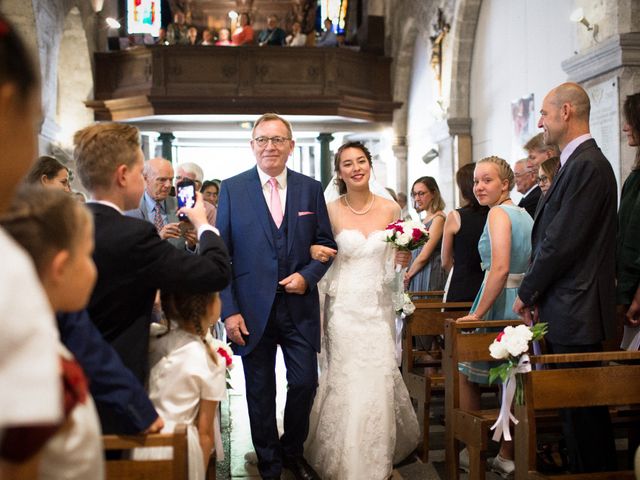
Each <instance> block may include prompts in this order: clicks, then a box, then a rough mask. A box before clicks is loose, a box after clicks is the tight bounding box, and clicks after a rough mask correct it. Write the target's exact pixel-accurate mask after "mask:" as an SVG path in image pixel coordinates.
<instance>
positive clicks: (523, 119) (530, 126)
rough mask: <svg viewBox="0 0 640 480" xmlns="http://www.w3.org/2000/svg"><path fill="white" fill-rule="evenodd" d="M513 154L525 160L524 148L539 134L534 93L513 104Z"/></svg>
mask: <svg viewBox="0 0 640 480" xmlns="http://www.w3.org/2000/svg"><path fill="white" fill-rule="evenodd" d="M511 124H512V133H511V139H512V140H511V154H512V156H513V158H514V159H518V158H523V157H525V156H526V155H524V151H523V150H522V146H523V145H524V144H525V143H527V142H528V141H529V139H530V138H531V137H533V136H534V135H535V134H536V133H537V128H536V114H535V105H534V98H533V93H531V94H529V95H527V96H525V97H520V98H518V99H517V100H514V101H513V102H511Z"/></svg>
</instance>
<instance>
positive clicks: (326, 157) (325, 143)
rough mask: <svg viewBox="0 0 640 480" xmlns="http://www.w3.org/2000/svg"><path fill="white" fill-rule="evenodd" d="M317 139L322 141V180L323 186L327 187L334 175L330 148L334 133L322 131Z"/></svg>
mask: <svg viewBox="0 0 640 480" xmlns="http://www.w3.org/2000/svg"><path fill="white" fill-rule="evenodd" d="M317 140H318V141H319V142H320V182H322V186H323V187H325V188H326V186H327V185H329V182H330V181H331V177H332V175H333V173H332V165H331V150H329V144H330V143H331V141H332V140H333V135H331V134H330V133H321V134H320V135H318V138H317Z"/></svg>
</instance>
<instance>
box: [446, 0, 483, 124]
mask: <svg viewBox="0 0 640 480" xmlns="http://www.w3.org/2000/svg"><path fill="white" fill-rule="evenodd" d="M481 4H482V0H458V1H457V2H456V6H455V13H454V16H453V24H452V25H451V43H450V47H451V49H450V53H449V55H450V56H451V58H452V62H451V73H450V75H449V78H450V82H449V85H448V87H449V88H448V91H449V92H450V93H449V109H448V116H449V119H468V118H469V106H470V103H471V102H470V94H471V62H472V57H473V43H474V40H475V35H476V27H477V25H478V18H479V16H480V6H481ZM470 128H471V127H470V123H469V133H471V131H470Z"/></svg>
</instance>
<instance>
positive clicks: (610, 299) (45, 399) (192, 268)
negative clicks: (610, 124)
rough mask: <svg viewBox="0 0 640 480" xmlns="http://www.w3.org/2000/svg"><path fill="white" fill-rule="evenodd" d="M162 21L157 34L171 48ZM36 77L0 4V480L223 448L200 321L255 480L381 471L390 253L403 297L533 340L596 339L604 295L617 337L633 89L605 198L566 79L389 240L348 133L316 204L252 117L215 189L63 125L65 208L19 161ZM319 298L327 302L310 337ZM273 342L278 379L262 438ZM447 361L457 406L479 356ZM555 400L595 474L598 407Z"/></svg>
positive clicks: (38, 169) (413, 440) (275, 35)
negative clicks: (230, 173) (401, 235)
mask: <svg viewBox="0 0 640 480" xmlns="http://www.w3.org/2000/svg"><path fill="white" fill-rule="evenodd" d="M240 23H241V24H242V23H243V22H242V21H241V22H240ZM177 24H178V26H177V27H174V28H171V29H170V30H168V31H167V38H169V36H171V38H173V39H175V38H183V37H182V35H183V33H184V34H185V37H186V38H191V39H190V40H189V41H190V42H191V41H193V40H192V39H193V38H194V35H193V33H191V34H190V33H189V29H188V28H187V27H186V26H184V28H183V25H182V23H179V22H177ZM247 26H250V25H249V21H248V18H247V19H246V22H245V23H244V26H243V27H242V28H244V27H247ZM325 26H326V27H327V31H328V30H329V27H330V25H325ZM248 31H249V30H248V29H247V30H246V31H245V33H247V32H248ZM265 32H266V33H264V32H261V33H260V34H259V35H257V37H256V41H257V42H263V43H264V44H265V45H266V44H269V42H270V41H275V40H276V39H277V40H278V41H280V39H281V41H282V42H286V41H287V40H286V39H287V37H286V35H284V32H279V31H278V27H277V24H274V23H273V22H271V24H270V28H268V29H267V30H266V31H265ZM236 33H237V32H234V33H233V34H232V35H231V42H233V41H235V40H234V35H235V34H236ZM240 33H242V32H240ZM247 35H248V34H247ZM296 35H300V33H299V32H298V33H297V34H296V33H294V34H292V40H291V42H293V41H294V39H295V38H296ZM281 37H282V38H281ZM327 37H330V36H329V35H328V36H327ZM252 38H253V35H252ZM227 41H228V40H227ZM298 41H299V40H298ZM39 88H40V86H39V82H38V76H37V74H36V70H35V69H34V67H33V65H32V63H31V61H30V59H29V56H28V55H27V52H26V50H25V48H24V45H23V43H22V41H21V39H20V38H19V37H18V35H17V34H16V32H15V30H14V28H13V26H12V25H11V24H10V23H9V22H8V21H7V20H6V19H4V17H2V16H0V143H2V145H3V146H4V148H3V151H2V153H1V154H0V155H1V156H2V162H1V163H2V165H3V168H4V170H3V175H2V176H0V182H1V183H0V186H1V187H2V188H0V226H1V228H0V244H1V245H2V247H3V251H4V252H5V262H4V267H5V268H4V269H3V272H2V274H1V275H0V283H1V285H2V287H3V288H2V289H1V291H2V295H0V303H1V305H2V306H1V311H2V324H3V335H2V337H1V339H0V382H1V383H0V385H2V387H3V388H2V392H3V393H2V396H0V476H1V477H2V478H14V479H23V478H25V479H26V478H51V479H55V478H62V477H63V476H64V478H95V479H98V480H99V479H100V478H103V475H104V459H103V453H102V445H101V441H100V434H101V433H119V434H132V433H153V432H159V431H171V429H172V428H173V427H174V426H175V425H176V424H177V423H186V424H187V425H188V429H189V430H188V432H189V433H188V434H189V442H188V445H189V462H190V464H189V478H191V479H200V478H204V475H205V469H206V466H207V465H208V461H209V457H210V455H211V452H212V450H214V449H215V451H216V452H217V453H218V454H220V453H221V452H222V449H221V448H219V447H220V439H219V435H217V433H218V430H217V427H216V425H217V424H216V415H217V410H218V408H217V407H218V402H219V401H221V400H222V398H223V396H224V390H225V368H226V367H227V366H228V365H229V362H230V361H231V356H230V353H229V351H228V350H227V348H226V346H225V345H224V344H222V343H221V342H217V341H216V339H215V338H214V336H213V335H212V331H213V329H212V327H213V325H214V324H216V322H217V321H218V318H219V317H221V318H222V319H223V320H224V321H225V324H224V328H225V330H226V334H227V336H228V338H229V339H230V340H231V341H232V342H233V344H234V349H235V352H236V353H238V354H240V355H242V356H243V367H244V369H245V379H246V389H247V401H248V405H249V416H250V423H251V429H252V438H253V442H254V446H255V450H256V453H257V462H258V468H259V470H260V473H261V475H262V477H263V478H279V477H280V473H281V471H282V469H283V468H287V469H289V470H291V471H293V472H294V473H295V475H296V478H311V479H314V478H321V477H323V476H324V477H336V478H381V479H383V478H388V477H389V475H390V473H391V469H392V468H393V464H394V463H397V462H398V461H401V460H402V459H403V457H406V455H408V454H409V453H410V452H411V451H412V450H413V449H414V448H415V446H416V444H417V440H418V438H417V437H418V435H419V428H418V424H417V419H416V417H415V412H414V411H413V409H412V407H411V404H410V400H409V397H408V393H407V391H406V387H405V386H404V384H403V383H402V380H401V378H400V376H399V372H398V369H397V365H396V363H395V360H394V353H395V352H394V347H393V338H392V335H391V332H390V329H389V320H390V314H391V313H392V300H391V287H390V285H391V284H392V283H393V282H392V278H393V276H394V272H395V270H394V267H395V265H396V264H399V265H401V266H407V267H408V269H407V272H406V275H405V278H404V281H405V284H406V286H407V288H408V289H410V290H414V291H426V290H441V289H444V290H445V291H446V296H447V300H452V301H473V306H472V307H471V310H470V312H469V314H468V315H467V316H465V317H463V318H462V319H461V320H460V321H462V322H464V321H478V320H486V321H488V322H490V321H491V320H495V319H510V318H512V319H515V318H524V319H525V320H527V321H529V322H533V321H544V322H547V323H548V324H549V333H548V334H547V337H546V346H547V348H548V349H549V351H550V352H553V353H571V352H589V351H599V350H601V349H602V343H603V341H605V340H606V339H608V338H610V337H611V336H612V335H613V333H614V331H615V326H616V325H615V319H616V315H615V307H616V304H618V305H620V306H621V308H622V309H623V311H624V315H625V320H626V327H627V329H628V330H629V331H630V332H629V335H630V336H634V335H635V334H637V330H638V329H640V264H639V261H638V258H640V256H639V247H638V245H639V243H638V241H637V237H638V234H639V233H640V200H639V198H640V173H639V172H640V94H634V95H630V96H629V97H627V99H626V101H625V103H624V116H625V124H624V128H623V131H624V133H625V135H626V137H627V142H628V145H629V146H630V147H635V148H636V161H635V163H634V166H633V170H632V172H631V174H630V175H629V177H628V178H627V179H626V181H625V183H624V186H623V189H622V197H621V201H620V208H619V211H618V212H617V214H616V206H617V188H616V183H615V177H614V173H613V169H612V167H611V165H610V163H609V162H608V161H607V159H606V158H605V157H604V155H603V154H602V152H601V151H600V149H599V148H598V146H597V144H596V142H595V140H594V139H593V138H592V137H591V135H590V133H589V112H590V102H589V98H588V96H587V94H586V92H585V91H584V89H582V87H580V86H579V85H577V84H573V83H565V84H562V85H560V86H558V87H556V88H554V89H553V90H551V91H550V92H549V93H548V94H547V96H546V97H545V98H544V101H543V104H542V109H541V118H540V121H539V124H538V126H539V127H540V128H541V129H543V133H541V134H540V135H537V136H536V137H534V138H533V139H532V140H531V141H530V142H528V143H527V144H526V145H525V146H524V149H525V150H526V151H527V153H528V157H527V158H526V159H523V160H520V161H517V162H515V164H514V167H513V168H512V167H511V165H510V164H509V163H508V162H507V161H506V160H504V159H502V158H499V157H497V156H490V157H486V158H483V159H481V160H479V161H478V162H476V163H475V164H473V165H465V166H463V167H462V168H460V169H459V171H458V172H457V174H456V182H457V185H458V187H459V190H460V192H461V196H462V198H463V200H464V203H463V205H462V206H461V207H460V208H458V209H456V210H453V211H451V212H449V213H448V214H445V207H446V206H445V203H444V201H443V199H442V196H441V194H440V190H439V188H438V184H437V181H436V179H435V178H433V177H428V176H424V177H420V178H418V179H417V180H416V181H415V182H414V183H413V185H412V188H411V192H410V197H411V199H412V200H413V206H414V207H415V209H416V211H417V212H418V213H419V214H420V216H421V221H422V222H423V223H424V225H425V226H426V227H427V229H428V230H429V234H430V237H429V241H428V242H427V243H426V244H425V245H424V246H423V247H422V248H421V249H419V250H417V251H415V252H413V254H412V255H411V256H410V255H409V254H408V253H407V252H400V251H394V250H393V249H392V248H391V246H390V245H389V244H386V243H384V242H383V241H382V240H383V239H382V238H381V236H382V235H383V231H384V227H385V226H386V225H387V224H388V223H389V222H391V221H393V220H394V219H397V218H403V217H404V216H405V215H406V210H404V211H403V209H402V208H404V207H406V198H401V197H400V196H397V197H396V198H397V199H398V201H399V202H404V203H405V205H399V204H398V203H396V202H394V201H393V200H391V199H388V198H386V197H382V196H380V195H378V194H377V193H374V192H373V191H371V189H370V178H371V174H372V160H371V155H370V153H369V151H368V150H367V148H366V147H365V146H364V145H362V144H360V143H358V142H350V143H347V144H345V145H343V146H341V147H340V149H338V152H337V153H336V156H335V161H334V171H335V174H336V179H335V189H336V190H337V192H336V198H335V199H334V200H332V201H329V202H328V204H325V201H324V199H323V195H322V189H321V186H320V184H319V183H318V182H316V181H315V180H312V179H310V178H308V177H305V176H304V175H301V174H298V173H296V172H293V171H291V170H289V169H287V168H286V162H287V159H288V157H289V156H290V155H291V153H292V152H293V149H294V146H295V140H294V139H293V133H292V130H291V125H290V124H289V123H288V122H287V121H286V120H285V119H283V118H282V117H279V116H278V115H275V114H265V115H263V116H262V117H261V118H260V119H259V120H258V121H256V123H255V125H254V128H253V131H252V138H251V148H252V151H253V153H254V156H255V158H256V167H255V168H253V169H251V170H249V171H247V172H244V173H242V174H240V175H237V176H235V177H233V178H231V179H226V180H225V181H224V182H223V183H222V184H219V182H216V181H204V179H203V172H202V170H201V169H200V168H199V167H198V166H197V165H195V164H189V163H183V164H180V165H178V167H177V168H176V170H175V171H174V168H173V165H172V164H171V162H169V161H167V160H165V159H162V158H155V159H150V160H147V161H145V159H144V155H143V153H142V150H141V147H140V139H139V132H138V130H137V129H136V128H135V127H133V126H130V125H124V124H117V123H102V124H96V125H91V126H88V127H86V128H83V129H81V130H80V131H78V132H76V134H75V136H74V160H75V162H76V168H77V174H78V176H79V178H80V181H81V183H82V185H83V187H84V188H85V189H86V191H87V192H88V193H89V194H90V197H91V200H90V201H89V202H88V203H87V205H86V206H85V205H83V204H82V203H81V202H78V201H76V199H75V198H74V197H73V196H72V195H70V193H71V189H70V172H69V170H68V169H67V168H66V167H65V166H64V165H62V164H61V163H60V162H58V161H57V160H56V159H54V158H52V157H47V156H45V157H40V158H39V159H38V160H37V161H36V162H35V163H34V161H33V159H34V158H35V157H36V148H37V142H36V139H35V133H36V132H35V126H36V125H38V124H39V123H38V121H37V120H38V118H39V112H40V110H39ZM185 179H188V180H189V181H190V182H193V184H194V185H195V188H196V189H197V193H196V201H195V204H194V205H193V206H186V207H182V208H180V209H178V208H177V204H176V203H175V198H174V196H172V194H171V192H172V188H174V187H176V186H177V185H178V184H179V183H180V182H181V181H183V180H185ZM514 188H516V189H517V191H518V192H519V193H520V194H522V199H521V200H520V203H519V205H515V203H514V202H513V200H512V199H511V192H512V190H513V189H514ZM287 192H290V193H289V194H287ZM218 199H220V201H218ZM218 207H219V210H218ZM401 207H402V208H401ZM178 213H180V214H183V215H185V216H186V218H188V222H187V221H181V220H180V219H179V218H178V217H177V216H176V214H178ZM616 224H617V228H616ZM616 232H617V234H616ZM616 235H617V236H616ZM410 257H411V258H410ZM325 274H326V278H325V279H324V280H323V282H324V283H321V279H323V276H325ZM318 290H320V293H321V294H322V297H323V298H324V299H325V301H326V303H325V313H326V316H325V320H324V321H325V323H324V326H325V331H324V333H323V334H322V335H323V337H322V340H321V329H320V304H319V295H318ZM159 292H161V293H159ZM218 292H221V294H220V295H219V294H218ZM354 295H355V296H357V298H360V300H361V302H355V303H354V301H353V298H354ZM365 311H366V313H363V312H365ZM152 324H153V325H156V326H157V325H160V328H155V329H153V330H152V329H150V326H151V325H152ZM321 341H322V342H323V343H324V344H325V347H326V351H327V353H326V355H325V357H323V361H324V364H323V365H322V372H323V373H322V375H321V376H320V378H318V365H317V353H318V352H319V351H320V344H321ZM432 341H433V339H431V338H425V339H423V342H424V343H425V344H426V345H423V347H424V348H427V349H428V348H429V347H430V342H432ZM277 345H280V346H281V347H282V349H283V352H284V357H285V362H286V365H287V380H288V383H289V388H288V392H287V407H286V408H285V418H284V428H285V434H284V435H283V436H282V437H280V436H279V434H278V430H277V427H276V419H275V376H274V373H273V371H274V362H275V351H276V347H277ZM34 365H37V368H34ZM345 365H349V366H352V368H351V367H350V368H345ZM459 369H460V371H461V372H463V374H464V375H463V376H462V377H463V378H462V384H461V404H462V405H463V406H466V407H467V408H470V409H477V408H479V400H480V388H481V386H482V385H484V384H486V383H487V369H488V365H484V364H478V363H467V364H461V365H460V366H459ZM318 385H319V387H318ZM145 386H147V388H145ZM316 389H318V393H317V396H316ZM361 393H366V395H365V396H362V395H361ZM371 405H373V407H371ZM353 412H357V413H353ZM373 415H375V416H376V417H375V419H374V418H373V417H372V416H373ZM561 415H562V422H563V432H564V438H565V441H566V445H567V449H568V461H569V468H570V470H572V471H574V472H598V471H605V470H615V467H616V458H615V444H614V442H613V434H612V428H611V422H610V419H609V418H608V415H609V414H608V410H607V409H606V408H589V409H572V410H567V411H564V412H562V413H561ZM373 420H375V422H374V423H375V425H376V427H375V428H374V429H369V426H370V425H371V424H372V422H373ZM345 425H346V426H345ZM354 446H355V447H356V448H354ZM363 451H365V452H366V453H367V455H362V452H363ZM372 452H374V453H375V454H372ZM134 455H135V456H136V457H137V458H161V457H163V455H164V452H158V451H153V450H144V449H143V450H140V451H137V452H136V453H135V454H134ZM305 456H307V457H308V459H309V463H307V460H305ZM461 463H464V462H461ZM488 467H489V468H490V469H492V470H494V471H496V472H498V473H500V474H501V475H509V474H511V473H513V470H514V464H513V445H512V444H511V443H510V442H503V443H502V444H501V446H500V451H499V453H498V455H497V456H496V457H493V458H490V459H489V460H488ZM316 471H317V472H318V473H316Z"/></svg>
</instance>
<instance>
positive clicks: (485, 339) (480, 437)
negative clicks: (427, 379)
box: [442, 320, 523, 480]
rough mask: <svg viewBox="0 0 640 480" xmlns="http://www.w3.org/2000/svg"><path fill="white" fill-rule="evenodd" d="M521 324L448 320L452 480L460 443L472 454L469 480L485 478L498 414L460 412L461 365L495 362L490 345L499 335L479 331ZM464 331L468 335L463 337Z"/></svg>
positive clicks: (447, 394) (449, 473)
mask: <svg viewBox="0 0 640 480" xmlns="http://www.w3.org/2000/svg"><path fill="white" fill-rule="evenodd" d="M522 323H523V322H522V321H521V320H491V321H479V322H463V323H462V322H461V323H456V321H455V320H446V322H445V335H444V338H445V350H444V359H443V363H442V365H443V369H444V374H445V394H444V397H445V464H446V468H447V478H448V479H449V480H453V479H457V478H459V474H460V472H459V458H458V455H459V452H460V449H461V446H460V444H461V442H462V443H464V444H465V445H466V447H467V450H468V451H469V479H470V480H483V479H484V478H485V454H486V451H487V448H488V445H489V428H490V427H491V425H493V423H494V422H495V421H496V418H497V417H498V410H497V409H494V410H480V411H467V410H462V409H461V408H460V389H459V379H460V372H459V371H458V363H459V362H463V361H464V362H471V361H485V360H492V358H491V356H490V355H489V345H491V343H492V342H493V340H494V339H495V338H496V336H497V332H490V333H483V332H481V331H476V330H470V329H476V328H486V327H491V328H498V329H502V328H504V327H505V326H507V325H512V326H516V325H520V324H522ZM463 330H465V331H466V332H465V333H463Z"/></svg>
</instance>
